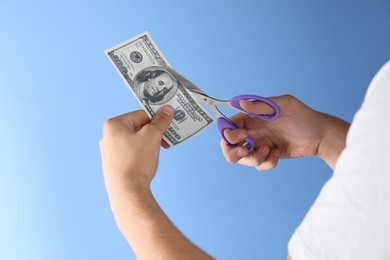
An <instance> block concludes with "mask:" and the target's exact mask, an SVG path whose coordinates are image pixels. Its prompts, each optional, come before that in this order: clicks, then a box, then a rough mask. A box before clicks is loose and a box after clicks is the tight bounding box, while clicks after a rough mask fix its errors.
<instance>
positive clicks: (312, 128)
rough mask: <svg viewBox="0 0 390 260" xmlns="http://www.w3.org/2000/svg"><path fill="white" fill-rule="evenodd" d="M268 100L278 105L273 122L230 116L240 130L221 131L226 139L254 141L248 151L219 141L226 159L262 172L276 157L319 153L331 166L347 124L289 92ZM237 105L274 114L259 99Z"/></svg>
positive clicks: (343, 142)
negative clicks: (248, 138)
mask: <svg viewBox="0 0 390 260" xmlns="http://www.w3.org/2000/svg"><path fill="white" fill-rule="evenodd" d="M271 99H272V100H273V101H274V102H276V103H277V104H278V105H279V107H280V115H279V117H278V118H277V119H276V120H275V121H272V122H268V121H264V120H261V119H256V118H250V117H249V116H248V115H246V114H243V113H240V114H237V115H235V116H234V117H233V118H232V119H231V120H232V121H233V122H234V123H235V124H236V125H237V126H239V127H241V128H242V129H237V130H233V131H230V130H225V136H226V138H227V139H228V140H229V142H231V143H234V144H241V143H242V142H243V140H244V139H245V138H246V137H247V136H248V135H249V136H250V137H252V138H253V140H254V141H255V149H254V150H253V151H252V152H251V153H249V152H248V149H247V148H246V147H243V146H241V145H239V146H237V147H232V146H229V145H227V144H226V143H225V142H224V141H221V147H222V152H223V154H224V156H225V158H226V159H227V161H229V162H231V163H234V162H238V163H240V164H243V165H247V166H253V167H255V168H256V169H258V170H261V171H265V170H269V169H272V168H274V167H276V165H277V163H278V161H279V159H280V158H296V157H302V156H320V157H321V158H322V159H323V160H325V161H326V162H327V163H328V165H329V166H330V167H332V168H333V167H334V166H335V164H336V161H337V158H338V156H339V155H340V153H341V151H342V150H343V149H344V147H345V138H346V134H347V131H348V128H349V124H348V123H346V122H344V121H343V120H340V119H338V118H336V117H333V116H330V115H327V114H323V113H320V112H317V111H315V110H313V109H311V108H310V107H308V106H306V105H305V104H303V103H302V102H300V101H299V100H298V99H296V98H294V97H292V96H289V95H285V96H280V97H274V98H271ZM240 105H241V107H242V108H243V109H245V110H246V111H248V112H251V113H257V114H272V113H274V111H273V109H272V108H271V107H270V106H268V105H266V104H265V103H263V102H248V101H245V100H244V101H241V102H240Z"/></svg>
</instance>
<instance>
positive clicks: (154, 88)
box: [134, 67, 178, 105]
mask: <svg viewBox="0 0 390 260" xmlns="http://www.w3.org/2000/svg"><path fill="white" fill-rule="evenodd" d="M177 90H178V81H177V80H176V78H174V77H172V76H171V75H170V74H169V73H168V72H167V71H166V70H165V69H164V68H162V67H148V68H145V69H143V70H141V71H140V72H139V73H138V74H137V75H136V76H135V78H134V92H135V93H136V95H137V96H138V97H139V98H140V99H141V100H142V101H143V102H145V103H147V104H149V105H161V104H165V103H167V102H169V101H170V100H171V99H172V98H173V97H174V96H175V94H176V92H177Z"/></svg>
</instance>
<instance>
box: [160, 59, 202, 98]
mask: <svg viewBox="0 0 390 260" xmlns="http://www.w3.org/2000/svg"><path fill="white" fill-rule="evenodd" d="M164 68H165V69H166V70H167V71H168V72H169V73H170V74H172V76H174V77H175V78H176V79H177V80H178V81H179V82H180V83H181V84H182V85H183V86H184V87H185V88H186V89H188V90H189V91H191V92H196V93H200V94H204V95H207V94H206V92H204V91H203V90H202V89H200V88H198V87H197V86H196V85H195V84H194V83H192V82H191V81H189V80H188V79H186V78H185V77H184V76H183V75H181V74H180V73H179V72H177V71H176V70H174V69H173V68H171V67H169V66H164Z"/></svg>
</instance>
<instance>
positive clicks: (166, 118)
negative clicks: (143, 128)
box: [149, 105, 174, 136]
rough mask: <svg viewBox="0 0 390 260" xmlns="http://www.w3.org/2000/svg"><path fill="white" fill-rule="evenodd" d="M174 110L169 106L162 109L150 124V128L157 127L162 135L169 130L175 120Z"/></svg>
mask: <svg viewBox="0 0 390 260" xmlns="http://www.w3.org/2000/svg"><path fill="white" fill-rule="evenodd" d="M173 113H174V109H173V108H172V107H171V106H169V105H167V106H164V107H162V108H161V109H160V110H159V111H158V112H157V113H156V115H154V117H153V118H152V122H151V123H150V124H149V126H150V127H155V128H156V129H158V130H159V132H160V133H161V136H162V134H163V133H164V132H165V131H167V130H168V127H169V125H170V124H171V121H172V118H173Z"/></svg>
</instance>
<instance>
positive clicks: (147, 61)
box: [105, 32, 213, 146]
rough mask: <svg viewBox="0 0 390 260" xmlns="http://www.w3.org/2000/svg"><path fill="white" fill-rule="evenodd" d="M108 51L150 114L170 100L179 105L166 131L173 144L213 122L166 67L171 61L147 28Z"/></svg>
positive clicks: (127, 83)
mask: <svg viewBox="0 0 390 260" xmlns="http://www.w3.org/2000/svg"><path fill="white" fill-rule="evenodd" d="M105 53H106V54H107V56H108V58H109V59H110V60H111V62H112V64H113V66H114V67H115V69H116V70H117V71H118V73H119V75H120V76H121V77H122V79H123V80H124V81H125V83H126V85H127V87H128V88H129V89H130V91H131V92H132V93H133V95H134V96H135V97H136V99H137V100H138V101H139V103H140V104H141V106H142V107H143V109H144V110H145V112H146V114H147V115H148V116H149V118H152V117H153V115H154V114H155V113H156V112H157V111H158V110H159V109H160V108H161V107H162V106H164V105H166V104H169V105H171V106H172V107H173V108H174V109H175V113H174V116H173V121H172V123H171V125H170V127H169V128H168V130H167V131H166V132H165V133H164V135H163V139H164V140H165V141H166V142H167V143H168V144H170V145H171V146H174V145H177V144H180V143H182V142H184V141H186V140H188V139H189V138H191V137H193V136H195V135H196V134H198V133H199V132H200V131H202V130H203V129H205V128H207V127H208V126H209V125H210V124H211V123H212V122H213V119H212V117H211V116H210V115H209V113H208V112H207V111H206V110H204V109H203V108H202V107H201V106H200V105H199V103H198V102H197V101H196V100H195V99H194V98H193V97H192V96H191V92H190V91H188V90H187V89H186V88H185V87H184V86H183V85H182V84H181V83H180V82H179V81H178V80H177V79H176V78H175V77H174V76H172V75H171V74H170V73H169V72H168V71H167V70H166V69H165V68H164V67H166V66H170V64H169V63H168V61H167V60H166V59H165V57H164V56H163V55H162V53H161V51H160V50H159V49H158V47H157V45H156V44H155V43H154V41H153V40H152V38H151V37H150V35H149V34H148V33H147V32H144V33H141V34H139V35H137V36H135V37H134V38H132V39H130V40H128V41H126V42H123V43H120V44H118V45H116V46H114V47H112V48H109V49H107V50H106V51H105Z"/></svg>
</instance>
